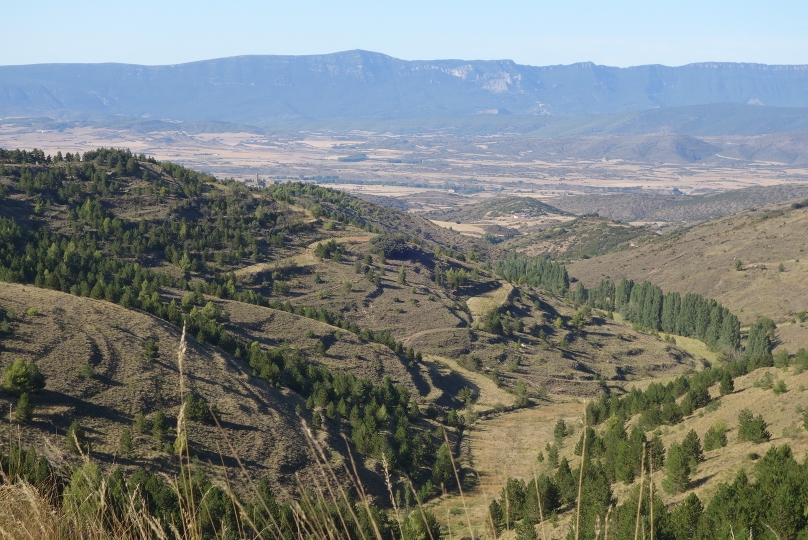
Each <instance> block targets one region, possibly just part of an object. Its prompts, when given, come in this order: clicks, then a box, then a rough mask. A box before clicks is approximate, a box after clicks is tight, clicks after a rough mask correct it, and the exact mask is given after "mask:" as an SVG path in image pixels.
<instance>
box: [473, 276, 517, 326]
mask: <svg viewBox="0 0 808 540" xmlns="http://www.w3.org/2000/svg"><path fill="white" fill-rule="evenodd" d="M511 292H513V285H511V284H510V283H507V282H505V281H503V282H501V286H500V287H499V288H497V289H495V290H493V291H491V292H489V293H485V294H483V295H480V296H473V297H471V298H469V299H468V300H466V305H467V306H468V307H469V311H471V316H472V317H473V318H474V322H479V320H480V318H481V317H484V316H485V314H486V313H488V312H489V311H491V310H492V309H496V308H499V307H500V306H502V305H503V304H505V302H507V300H508V297H509V296H510V295H511Z"/></svg>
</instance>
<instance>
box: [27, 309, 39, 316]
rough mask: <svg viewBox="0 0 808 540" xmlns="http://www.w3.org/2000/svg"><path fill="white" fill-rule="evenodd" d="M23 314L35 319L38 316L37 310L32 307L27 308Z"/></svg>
mask: <svg viewBox="0 0 808 540" xmlns="http://www.w3.org/2000/svg"><path fill="white" fill-rule="evenodd" d="M25 314H26V315H28V316H29V317H36V316H37V315H39V310H38V309H37V308H34V307H32V308H28V311H26V312H25Z"/></svg>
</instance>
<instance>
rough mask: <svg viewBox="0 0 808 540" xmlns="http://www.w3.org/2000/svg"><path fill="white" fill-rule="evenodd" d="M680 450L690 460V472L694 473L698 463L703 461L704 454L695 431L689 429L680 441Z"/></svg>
mask: <svg viewBox="0 0 808 540" xmlns="http://www.w3.org/2000/svg"><path fill="white" fill-rule="evenodd" d="M682 448H683V449H684V451H685V453H686V454H687V455H688V457H689V458H690V470H691V472H694V471H695V470H696V466H697V465H698V463H700V462H702V461H704V452H703V451H702V449H701V440H699V436H698V434H697V433H696V430H694V429H691V430H690V431H688V432H687V435H685V438H684V440H682Z"/></svg>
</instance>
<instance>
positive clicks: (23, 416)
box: [14, 392, 34, 424]
mask: <svg viewBox="0 0 808 540" xmlns="http://www.w3.org/2000/svg"><path fill="white" fill-rule="evenodd" d="M33 416H34V406H33V405H32V404H31V399H30V397H29V396H28V393H27V392H23V393H22V394H20V399H18V400H17V408H16V409H15V410H14V419H15V420H17V422H19V423H20V424H24V423H26V422H30V421H31V418H33Z"/></svg>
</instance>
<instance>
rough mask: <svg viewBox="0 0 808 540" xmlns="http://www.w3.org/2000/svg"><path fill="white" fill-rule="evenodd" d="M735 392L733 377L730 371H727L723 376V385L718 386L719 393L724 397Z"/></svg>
mask: <svg viewBox="0 0 808 540" xmlns="http://www.w3.org/2000/svg"><path fill="white" fill-rule="evenodd" d="M734 391H735V382H734V381H733V380H732V375H730V374H729V372H728V371H725V372H724V374H723V375H721V384H719V385H718V392H719V393H720V394H721V395H722V396H726V395H729V394H731V393H733V392H734Z"/></svg>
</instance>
